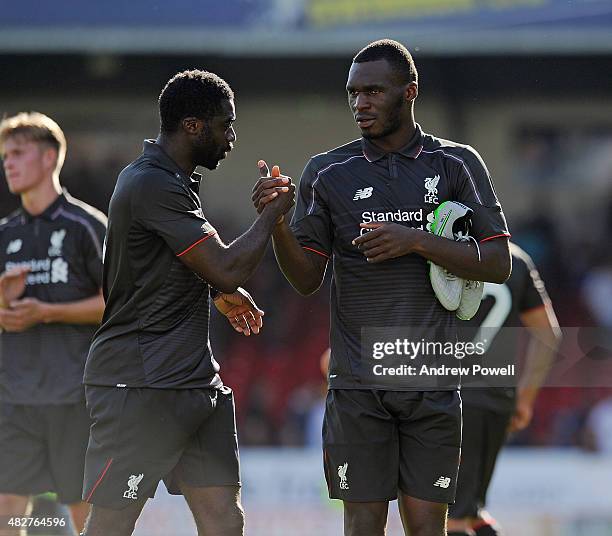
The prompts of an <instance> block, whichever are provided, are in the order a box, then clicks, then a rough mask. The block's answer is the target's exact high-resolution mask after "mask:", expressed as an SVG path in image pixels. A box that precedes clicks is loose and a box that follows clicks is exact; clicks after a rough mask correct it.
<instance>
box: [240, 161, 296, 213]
mask: <svg viewBox="0 0 612 536" xmlns="http://www.w3.org/2000/svg"><path fill="white" fill-rule="evenodd" d="M257 167H258V168H259V174H260V176H261V178H260V179H259V180H258V181H257V182H256V183H255V186H253V195H252V197H251V199H252V201H253V204H254V205H255V208H256V209H257V212H258V213H261V212H262V211H263V209H264V208H265V207H266V205H268V204H270V203H272V202H274V203H273V205H271V206H270V208H271V209H273V210H281V212H280V213H279V223H280V222H281V221H283V219H284V214H285V213H286V212H287V211H288V210H289V209H290V208H291V207H292V206H293V204H294V202H295V185H294V184H293V183H292V182H291V177H287V176H286V175H281V173H280V169H279V167H278V166H273V167H272V173H270V170H269V169H268V164H266V162H265V161H264V160H260V161H259V162H258V163H257ZM277 199H278V200H277Z"/></svg>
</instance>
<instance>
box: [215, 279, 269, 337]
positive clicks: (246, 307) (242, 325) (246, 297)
mask: <svg viewBox="0 0 612 536" xmlns="http://www.w3.org/2000/svg"><path fill="white" fill-rule="evenodd" d="M213 301H214V304H215V307H216V308H217V310H218V311H219V312H220V313H221V314H222V315H224V316H225V317H227V319H228V320H229V322H230V324H231V325H232V327H233V328H234V329H235V330H236V331H237V332H238V333H243V334H244V335H245V336H247V337H248V336H249V335H250V334H251V332H253V333H255V335H257V334H258V333H259V330H260V329H261V327H262V325H263V315H264V312H263V311H262V310H261V309H260V308H259V307H257V304H256V303H255V301H253V298H252V297H251V295H250V294H249V293H248V292H247V291H246V290H244V289H243V288H240V287H239V288H238V290H237V291H236V292H233V293H232V294H225V293H223V292H221V293H219V294H217V296H216V297H215V299H214V300H213Z"/></svg>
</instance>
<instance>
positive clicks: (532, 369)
mask: <svg viewBox="0 0 612 536" xmlns="http://www.w3.org/2000/svg"><path fill="white" fill-rule="evenodd" d="M527 329H528V330H529V333H530V340H529V344H528V347H527V353H526V357H525V367H524V369H523V373H522V374H521V378H520V379H519V384H518V395H519V396H520V397H521V398H523V399H524V400H526V401H528V402H530V403H531V404H533V402H534V401H535V398H536V396H537V394H538V390H539V389H540V387H541V386H542V384H543V383H544V381H545V379H546V376H547V375H548V372H549V371H550V368H551V366H552V364H553V361H554V359H555V355H556V352H557V349H558V348H559V344H560V343H561V331H560V329H559V327H558V325H556V326H553V325H549V326H545V327H530V326H527Z"/></svg>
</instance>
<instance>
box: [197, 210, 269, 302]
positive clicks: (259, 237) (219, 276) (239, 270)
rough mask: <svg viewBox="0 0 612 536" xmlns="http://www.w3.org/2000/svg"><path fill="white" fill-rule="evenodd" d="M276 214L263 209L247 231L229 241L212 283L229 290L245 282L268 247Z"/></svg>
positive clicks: (225, 290)
mask: <svg viewBox="0 0 612 536" xmlns="http://www.w3.org/2000/svg"><path fill="white" fill-rule="evenodd" d="M277 218H278V217H277V216H275V215H274V214H273V213H272V212H271V211H267V210H264V211H263V212H262V213H261V214H260V216H259V217H258V218H257V219H256V220H255V222H254V223H253V225H252V226H251V227H250V228H249V229H248V231H246V232H245V233H244V234H242V235H241V236H239V237H238V238H236V240H234V241H233V242H232V243H231V244H229V245H228V246H227V247H226V249H225V251H224V252H223V255H220V256H219V259H218V261H219V265H218V270H216V274H215V279H216V280H215V281H209V283H211V284H212V285H213V286H214V287H215V288H216V289H218V290H220V291H222V292H227V293H232V292H235V291H236V289H237V288H238V287H239V286H241V285H244V283H245V282H246V281H247V280H248V279H249V278H250V277H251V275H252V274H253V272H254V271H255V268H257V266H258V264H259V263H260V261H261V259H262V257H263V255H264V253H265V251H266V246H267V244H268V241H269V240H270V235H271V234H272V229H273V228H274V225H275V223H276V219H277Z"/></svg>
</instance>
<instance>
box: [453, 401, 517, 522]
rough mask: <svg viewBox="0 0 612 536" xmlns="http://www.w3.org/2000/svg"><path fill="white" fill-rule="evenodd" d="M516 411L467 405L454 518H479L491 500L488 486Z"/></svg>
mask: <svg viewBox="0 0 612 536" xmlns="http://www.w3.org/2000/svg"><path fill="white" fill-rule="evenodd" d="M511 415H512V413H497V412H494V411H489V410H486V409H483V408H478V407H474V406H469V405H464V406H463V446H462V447H461V466H460V467H459V478H458V481H457V497H456V499H455V504H453V505H452V506H451V507H450V508H449V510H448V515H449V517H451V518H453V519H462V518H464V517H477V515H478V512H479V511H480V509H481V508H483V507H484V505H485V503H486V499H487V489H488V488H489V483H490V482H491V477H492V476H493V470H494V469H495V461H496V460H497V455H498V454H499V451H500V449H501V448H502V446H503V444H504V441H505V439H506V430H507V428H508V423H509V422H510V417H511Z"/></svg>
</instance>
